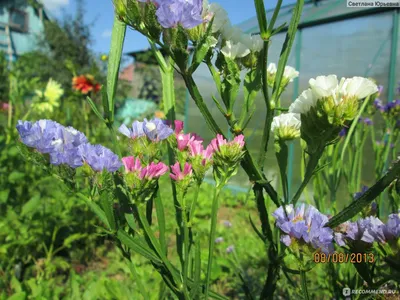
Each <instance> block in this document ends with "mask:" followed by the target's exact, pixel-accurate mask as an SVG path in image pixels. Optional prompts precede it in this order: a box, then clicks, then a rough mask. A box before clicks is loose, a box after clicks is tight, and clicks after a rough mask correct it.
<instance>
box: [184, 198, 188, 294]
mask: <svg viewBox="0 0 400 300" xmlns="http://www.w3.org/2000/svg"><path fill="white" fill-rule="evenodd" d="M183 249H184V258H185V260H184V263H183V291H184V295H185V298H186V299H190V297H189V289H188V270H189V262H190V244H189V227H188V219H187V212H186V206H185V208H184V211H183Z"/></svg>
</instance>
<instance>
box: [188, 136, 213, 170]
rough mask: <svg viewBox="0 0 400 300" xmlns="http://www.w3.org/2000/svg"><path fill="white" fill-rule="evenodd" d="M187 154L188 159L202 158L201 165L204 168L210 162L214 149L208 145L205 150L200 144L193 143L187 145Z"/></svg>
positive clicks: (198, 142) (197, 142)
mask: <svg viewBox="0 0 400 300" xmlns="http://www.w3.org/2000/svg"><path fill="white" fill-rule="evenodd" d="M189 153H190V157H197V156H200V157H201V158H202V164H203V165H204V166H205V165H206V163H207V162H208V161H210V160H211V158H212V155H213V153H214V149H213V146H212V145H208V146H207V148H206V149H204V146H203V143H202V142H200V141H193V142H191V143H189Z"/></svg>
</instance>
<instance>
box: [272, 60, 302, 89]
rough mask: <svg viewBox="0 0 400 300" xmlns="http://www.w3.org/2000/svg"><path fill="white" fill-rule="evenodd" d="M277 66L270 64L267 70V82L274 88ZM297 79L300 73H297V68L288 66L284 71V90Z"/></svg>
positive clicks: (282, 85) (282, 84)
mask: <svg viewBox="0 0 400 300" xmlns="http://www.w3.org/2000/svg"><path fill="white" fill-rule="evenodd" d="M276 72H277V68H276V64H274V63H270V64H269V65H268V68H267V81H268V85H269V86H270V87H271V88H272V87H273V86H274V83H275V77H276ZM296 77H299V72H298V71H296V69H295V68H293V67H290V66H286V67H285V69H284V71H283V77H282V82H281V87H282V88H284V87H286V86H287V85H288V84H289V82H292V81H293V79H295V78H296Z"/></svg>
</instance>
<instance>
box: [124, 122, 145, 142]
mask: <svg viewBox="0 0 400 300" xmlns="http://www.w3.org/2000/svg"><path fill="white" fill-rule="evenodd" d="M118 131H119V132H121V133H122V134H123V135H126V136H127V137H129V138H132V139H135V138H138V137H141V136H144V131H143V122H139V121H134V122H133V123H132V128H128V127H126V125H125V124H122V125H121V126H120V127H119V129H118Z"/></svg>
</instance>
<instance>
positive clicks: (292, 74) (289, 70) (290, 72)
mask: <svg viewBox="0 0 400 300" xmlns="http://www.w3.org/2000/svg"><path fill="white" fill-rule="evenodd" d="M283 76H284V77H286V78H287V79H289V81H290V82H292V81H293V79H294V78H296V77H299V72H298V71H296V69H295V68H293V67H290V66H286V67H285V70H284V72H283Z"/></svg>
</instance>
